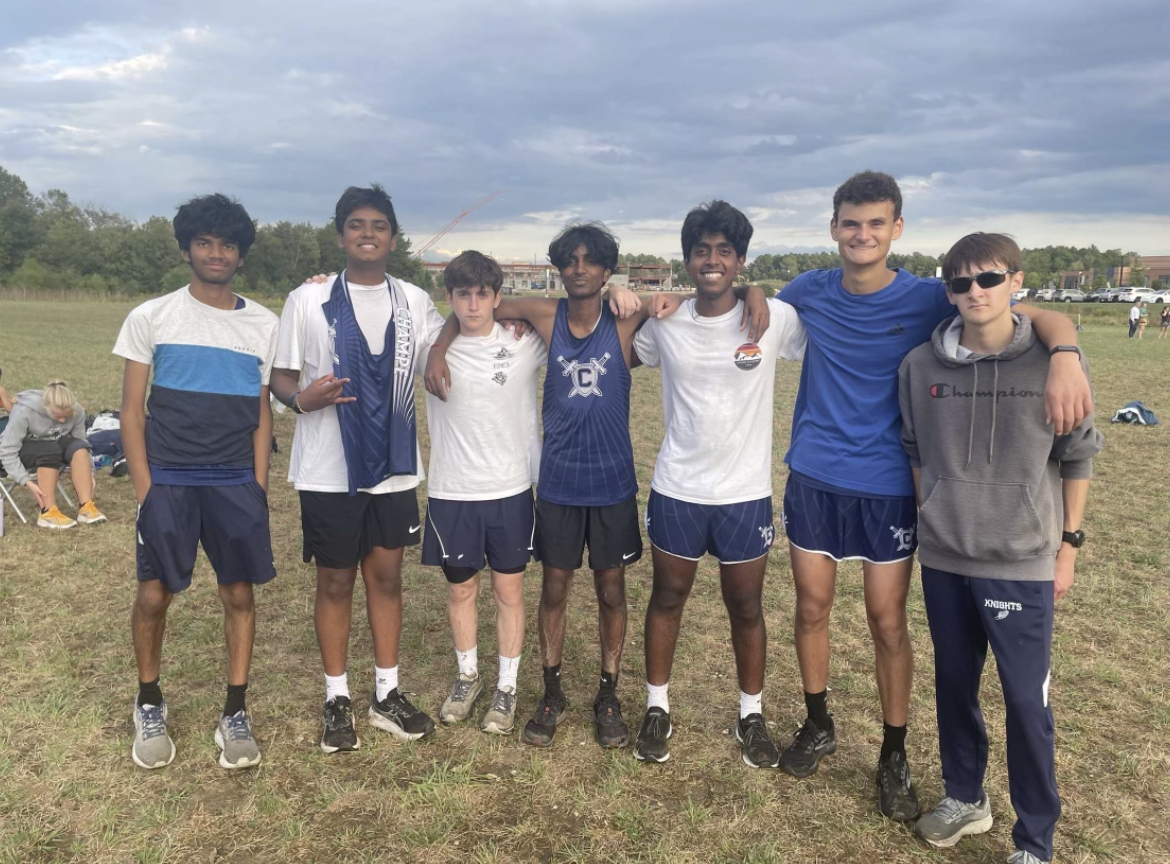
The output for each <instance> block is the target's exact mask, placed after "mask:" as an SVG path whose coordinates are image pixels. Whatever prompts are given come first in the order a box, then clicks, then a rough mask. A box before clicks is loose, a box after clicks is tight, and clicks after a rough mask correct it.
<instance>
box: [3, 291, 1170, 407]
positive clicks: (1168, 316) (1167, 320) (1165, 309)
mask: <svg viewBox="0 0 1170 864" xmlns="http://www.w3.org/2000/svg"><path fill="white" fill-rule="evenodd" d="M1161 325H1162V329H1161V330H1159V331H1158V338H1159V339H1165V338H1166V331H1167V330H1170V303H1167V304H1164V305H1163V306H1162V320H1161ZM3 389H4V388H2V387H0V390H3Z"/></svg>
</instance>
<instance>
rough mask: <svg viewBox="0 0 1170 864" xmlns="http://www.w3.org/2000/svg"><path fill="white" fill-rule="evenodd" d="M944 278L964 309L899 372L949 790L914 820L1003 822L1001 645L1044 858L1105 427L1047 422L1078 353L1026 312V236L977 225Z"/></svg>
mask: <svg viewBox="0 0 1170 864" xmlns="http://www.w3.org/2000/svg"><path fill="white" fill-rule="evenodd" d="M943 279H944V281H945V282H946V285H947V296H948V298H949V299H950V301H951V302H952V303H953V304H954V305H955V306H956V307H957V308H958V311H959V315H958V316H957V317H955V318H952V319H950V320H949V321H944V322H943V323H942V324H940V325H939V326H938V329H936V330H935V333H934V338H933V340H932V342H931V344H928V345H922V346H920V347H918V348H916V349H914V350H913V351H911V352H910V354H908V355H907V356H906V359H905V360H904V361H903V362H902V365H901V368H900V369H899V371H898V396H899V400H900V402H901V409H902V424H903V425H902V445H903V447H904V448H905V450H906V453H907V455H908V456H909V458H910V465H911V467H912V469H913V473H914V485H915V489H916V492H917V496H918V502H919V514H918V531H919V534H918V542H919V549H918V558H919V562H920V563H921V565H922V591H923V596H924V599H925V603H926V614H927V620H928V621H929V624H930V634H931V639H932V640H933V642H934V651H935V691H936V692H935V701H936V710H937V713H938V730H939V754H940V758H941V762H942V771H943V782H944V785H945V788H946V797H945V798H944V799H943V800H942V802H941V803H940V804H939V805H938V807H937V808H936V809H935V810H934V811H933V812H931V813H928V814H927V815H925V816H923V817H922V818H921V819H920V820H919V821H918V824H917V826H916V828H915V830H916V832H917V833H918V834H919V836H921V837H923V838H924V839H925V840H927V841H928V842H929V843H931V844H933V845H935V846H953V845H954V844H955V843H957V842H958V841H959V839H960V838H961V837H963V836H964V835H966V834H979V833H982V832H984V831H988V830H990V828H991V822H992V819H991V806H990V802H989V801H988V798H987V795H986V793H985V792H984V790H983V776H984V772H985V770H986V767H987V734H986V730H985V728H984V725H983V715H982V712H981V710H980V707H979V682H980V678H981V677H982V674H983V665H984V661H985V660H986V657H987V647H988V644H990V645H991V649H992V651H994V652H995V657H996V661H997V665H998V669H999V676H1000V680H1001V682H1002V684H1003V693H1004V701H1005V702H1006V707H1007V759H1008V778H1009V789H1010V792H1011V800H1012V806H1013V807H1014V809H1015V811H1016V817H1017V818H1016V824H1015V827H1014V828H1013V830H1012V839H1013V841H1014V842H1015V846H1016V851H1015V852H1013V853H1012V855H1011V856H1010V857H1009V858H1008V862H1009V864H1040V862H1047V861H1050V860H1051V858H1052V835H1053V831H1054V830H1055V827H1056V820H1057V818H1058V817H1059V815H1060V798H1059V796H1058V795H1057V791H1056V771H1055V733H1054V725H1053V719H1052V710H1051V708H1050V707H1049V704H1048V685H1049V657H1050V653H1051V647H1052V620H1053V602H1054V600H1056V599H1059V598H1060V597H1062V596H1063V595H1064V594H1065V593H1066V592H1067V591H1068V589H1069V587H1070V586H1071V585H1072V582H1073V568H1074V565H1075V562H1076V556H1077V549H1078V548H1079V547H1080V546H1081V544H1082V543H1083V542H1084V539H1085V535H1084V532H1083V531H1081V530H1080V525H1081V517H1082V515H1083V513H1084V509H1085V500H1086V497H1087V495H1088V486H1089V478H1090V476H1091V474H1092V459H1093V456H1095V455H1096V454H1097V453H1098V452H1100V450H1101V447H1102V445H1103V443H1104V439H1103V437H1102V435H1101V433H1100V432H1099V431H1098V430H1096V429H1095V428H1094V427H1093V419H1092V415H1090V416H1088V417H1086V418H1085V420H1084V422H1083V423H1082V424H1081V425H1080V426H1079V427H1078V428H1076V429H1074V430H1073V431H1072V432H1071V433H1070V434H1068V435H1064V436H1060V437H1057V436H1056V435H1055V434H1054V432H1053V428H1052V426H1050V425H1047V424H1046V423H1045V414H1044V382H1045V380H1046V378H1047V375H1048V362H1049V356H1050V354H1051V353H1056V352H1058V351H1063V350H1071V351H1077V349H1076V348H1075V347H1073V346H1063V345H1058V346H1056V347H1054V348H1053V349H1052V350H1051V352H1050V351H1049V350H1048V349H1046V348H1045V347H1044V345H1042V344H1041V343H1040V342H1039V341H1038V340H1037V339H1036V336H1035V334H1034V333H1033V332H1032V328H1031V325H1030V323H1029V320H1028V318H1027V317H1026V316H1024V315H1014V314H1013V313H1012V311H1011V295H1012V292H1013V291H1017V290H1019V289H1020V288H1021V287H1022V286H1023V282H1024V274H1023V257H1022V255H1021V253H1020V249H1019V247H1018V246H1017V245H1016V243H1015V241H1013V240H1012V239H1011V238H1010V237H1007V236H1005V235H1002V234H982V233H980V234H970V235H968V236H966V237H964V238H963V239H962V240H960V241H959V242H958V243H956V244H955V245H954V247H952V248H951V250H950V251H949V252H948V253H947V255H946V257H945V258H944V259H943ZM1077 353H1079V351H1078V352H1077ZM1083 363H1084V360H1083V358H1082V364H1083ZM1086 373H1087V367H1086Z"/></svg>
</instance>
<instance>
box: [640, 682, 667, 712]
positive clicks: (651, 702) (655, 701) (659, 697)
mask: <svg viewBox="0 0 1170 864" xmlns="http://www.w3.org/2000/svg"><path fill="white" fill-rule="evenodd" d="M668 687H670V682H669V681H668V682H667V683H665V684H663V685H662V686H661V687H659V686H658V685H656V684H651V683H650V682H649V681H647V682H646V710H647V711H649V710H650V709H651V708H661V709H662V710H663V711H665V712H666V713H667V714H669V713H670V697H668V696H667V695H666V690H667V688H668Z"/></svg>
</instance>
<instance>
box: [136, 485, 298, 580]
mask: <svg viewBox="0 0 1170 864" xmlns="http://www.w3.org/2000/svg"><path fill="white" fill-rule="evenodd" d="M137 534H138V545H137V559H138V581H139V582H150V581H152V580H155V579H158V580H159V581H161V582H162V584H163V587H164V588H166V589H167V591H169V592H171V593H172V594H178V593H179V592H180V591H185V590H186V589H187V588H189V587H190V586H191V571H192V570H193V569H194V567H195V556H196V555H197V554H198V551H199V544H200V543H202V544H203V551H204V552H206V553H207V558H208V560H209V561H210V562H211V568H212V569H213V570H214V571H215V578H216V581H218V582H219V584H220V585H231V584H233V583H235V582H251V583H252V584H253V585H262V584H263V583H265V582H269V581H271V580H272V579H274V578H276V565H275V564H274V563H273V560H272V537H271V534H270V533H269V528H268V496H267V495H266V494H265V493H264V490H263V489H262V488H260V484H259V483H257V482H256V481H255V480H249V481H248V482H247V483H242V484H240V485H236V486H165V485H162V484H159V483H154V484H153V485H151V487H150V490H149V491H148V492H147V493H146V500H145V501H143V502H142V504H140V505H139V507H138V520H137Z"/></svg>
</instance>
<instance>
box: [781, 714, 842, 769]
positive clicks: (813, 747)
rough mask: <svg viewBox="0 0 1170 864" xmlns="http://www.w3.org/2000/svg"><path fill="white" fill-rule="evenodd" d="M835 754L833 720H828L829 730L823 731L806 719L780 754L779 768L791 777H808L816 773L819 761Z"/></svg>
mask: <svg viewBox="0 0 1170 864" xmlns="http://www.w3.org/2000/svg"><path fill="white" fill-rule="evenodd" d="M836 752H837V729H836V724H835V723H834V722H833V718H832V717H830V718H829V728H828V729H825V730H822V729H819V728H817V724H816V723H814V722H813V721H812V720H810V719H807V718H806V719H805V721H804V725H803V726H801V727H800V729H799V730H798V731H797V733H796V736H795V737H794V738H793V740H792V743H791V744H789V745H788V747H787V749H785V751H784V752H783V753H782V754H780V767H781V768H782V769H784V770H785V771H787V772H788V773H789V774H791V775H792V776H793V777H808V776H810V775H811V774H815V773H816V770H817V766H818V765H820V764H821V759H823V758H824V757H826V756H828V755H830V754H832V753H836Z"/></svg>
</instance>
